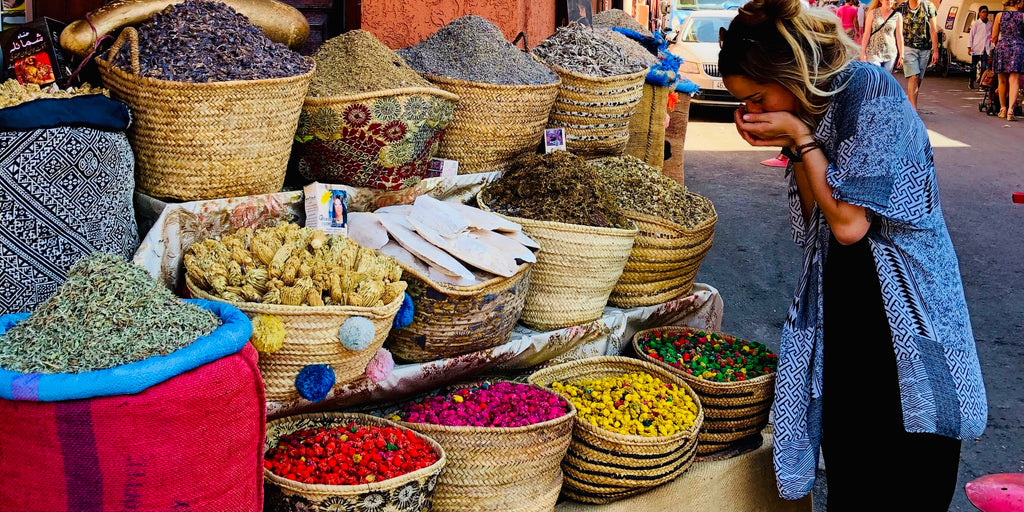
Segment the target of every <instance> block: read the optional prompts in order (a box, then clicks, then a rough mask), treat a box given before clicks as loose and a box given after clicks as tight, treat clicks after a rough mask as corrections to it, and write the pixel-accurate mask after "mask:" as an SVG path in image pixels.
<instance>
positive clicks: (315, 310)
mask: <svg viewBox="0 0 1024 512" xmlns="http://www.w3.org/2000/svg"><path fill="white" fill-rule="evenodd" d="M398 282H400V283H406V282H405V281H398ZM185 286H187V287H188V290H189V292H191V293H192V296H193V297H194V298H196V299H204V300H213V301H217V302H223V303H226V304H231V305H232V306H235V307H236V308H238V309H240V310H242V312H246V311H251V312H253V313H256V314H268V315H273V314H284V315H307V316H313V315H332V316H333V315H349V316H371V315H372V316H375V317H386V316H388V314H389V311H390V310H391V309H396V308H397V307H401V303H402V301H403V300H405V294H404V293H400V294H398V296H397V297H395V299H394V300H392V301H391V302H389V303H387V304H384V305H383V306H378V307H370V306H286V305H283V304H264V303H262V302H231V301H228V300H224V299H222V298H220V297H215V296H213V295H211V294H210V293H209V292H207V291H206V290H203V289H202V288H200V287H199V286H198V285H196V284H195V282H193V281H192V278H191V277H189V276H185ZM405 286H406V288H405V289H408V287H409V284H408V283H406V285H405ZM405 289H403V290H402V291H403V292H404V291H405ZM197 294H198V295H199V296H196V295H197ZM396 303H397V307H396Z"/></svg>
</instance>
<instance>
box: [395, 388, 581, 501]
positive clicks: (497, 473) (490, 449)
mask: <svg viewBox="0 0 1024 512" xmlns="http://www.w3.org/2000/svg"><path fill="white" fill-rule="evenodd" d="M548 391H550V390H548ZM569 407H570V411H569V413H568V414H566V415H565V416H562V417H561V418H557V419H554V420H549V421H545V422H541V423H536V424H534V425H527V426H523V427H514V428H504V427H463V426H444V425H433V424H429V423H410V422H405V421H399V422H397V423H398V424H399V425H402V426H404V427H408V428H410V429H412V430H415V431H417V432H419V433H421V434H423V435H425V436H429V437H430V438H431V439H434V440H436V441H437V442H438V443H440V444H441V446H443V447H444V450H445V453H447V455H448V465H446V466H445V468H444V471H442V472H441V477H440V478H439V479H438V483H437V490H436V491H435V493H434V510H435V511H451V512H463V511H468V510H472V511H477V512H483V511H495V512H516V511H522V512H538V511H545V510H548V511H550V510H554V508H555V502H556V501H557V500H558V494H559V491H560V490H561V487H562V470H561V468H560V464H561V462H562V458H563V457H564V456H565V451H566V450H567V449H568V448H569V441H570V440H571V438H572V431H573V418H574V417H575V416H576V408H575V407H573V405H572V404H571V403H570V404H569Z"/></svg>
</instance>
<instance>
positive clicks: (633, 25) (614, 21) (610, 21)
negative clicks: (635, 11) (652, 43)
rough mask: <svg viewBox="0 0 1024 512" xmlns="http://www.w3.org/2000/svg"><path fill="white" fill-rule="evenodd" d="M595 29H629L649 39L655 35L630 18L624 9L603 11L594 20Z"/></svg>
mask: <svg viewBox="0 0 1024 512" xmlns="http://www.w3.org/2000/svg"><path fill="white" fill-rule="evenodd" d="M593 20H594V22H593V25H594V28H598V27H608V28H611V27H619V28H628V29H630V30H632V31H635V32H639V33H641V34H643V35H645V36H647V37H654V34H652V33H651V31H650V30H647V29H646V28H644V26H643V25H641V24H640V22H639V21H637V20H636V19H634V18H633V17H632V16H630V15H629V14H628V13H626V11H623V10H622V9H608V10H605V11H601V12H599V13H597V14H595V15H594V18H593Z"/></svg>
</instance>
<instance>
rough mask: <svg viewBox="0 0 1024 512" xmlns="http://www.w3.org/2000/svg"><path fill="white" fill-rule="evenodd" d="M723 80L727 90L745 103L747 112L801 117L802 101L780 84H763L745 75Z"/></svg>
mask: <svg viewBox="0 0 1024 512" xmlns="http://www.w3.org/2000/svg"><path fill="white" fill-rule="evenodd" d="M722 80H723V81H724V82H725V88H726V89H729V92H730V93H732V95H733V96H735V97H737V98H739V99H740V101H742V102H743V103H744V106H745V107H746V110H747V112H751V113H754V114H760V113H762V112H790V113H792V114H794V115H800V101H799V100H797V99H796V96H795V95H793V93H791V92H789V89H786V88H785V87H783V86H781V85H779V84H778V83H775V82H769V83H764V84H762V83H758V82H755V81H753V80H751V79H750V78H748V77H745V76H743V75H731V76H727V77H724V78H723V79H722Z"/></svg>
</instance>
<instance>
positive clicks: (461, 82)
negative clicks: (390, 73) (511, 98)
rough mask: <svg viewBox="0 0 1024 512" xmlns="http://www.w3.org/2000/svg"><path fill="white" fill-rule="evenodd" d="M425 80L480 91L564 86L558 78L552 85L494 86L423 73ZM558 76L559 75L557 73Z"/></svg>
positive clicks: (542, 88) (509, 90)
mask: <svg viewBox="0 0 1024 512" xmlns="http://www.w3.org/2000/svg"><path fill="white" fill-rule="evenodd" d="M421 75H422V76H423V78H426V79H427V80H430V81H431V82H441V83H445V84H450V85H463V86H467V87H477V88H480V89H496V90H500V91H505V92H512V91H517V90H529V91H533V90H537V91H540V90H544V89H552V88H557V87H560V86H561V85H562V78H561V77H558V80H557V81H555V82H551V83H550V84H492V83H488V82H474V81H472V80H462V79H460V78H451V77H447V76H441V75H432V74H430V73H421ZM556 75H557V73H556Z"/></svg>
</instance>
